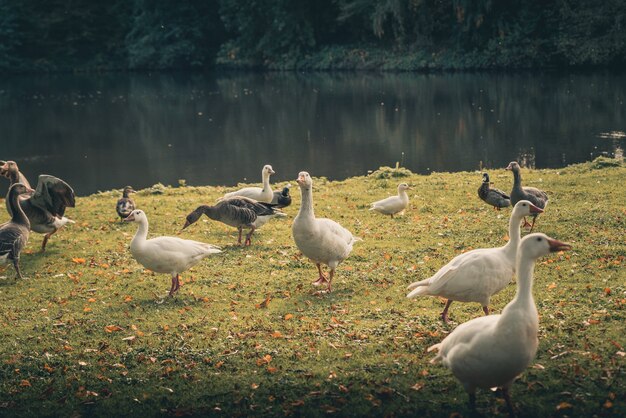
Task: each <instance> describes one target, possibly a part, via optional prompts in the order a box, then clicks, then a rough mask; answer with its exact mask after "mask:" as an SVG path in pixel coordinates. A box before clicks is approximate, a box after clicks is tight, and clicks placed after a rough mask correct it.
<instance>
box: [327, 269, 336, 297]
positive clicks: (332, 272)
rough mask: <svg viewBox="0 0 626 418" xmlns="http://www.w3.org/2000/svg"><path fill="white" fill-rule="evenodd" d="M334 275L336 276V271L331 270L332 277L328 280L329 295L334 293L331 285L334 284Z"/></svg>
mask: <svg viewBox="0 0 626 418" xmlns="http://www.w3.org/2000/svg"><path fill="white" fill-rule="evenodd" d="M334 275H335V269H330V277H329V278H328V293H330V292H331V291H332V289H331V288H330V285H331V283H332V282H333V276H334Z"/></svg>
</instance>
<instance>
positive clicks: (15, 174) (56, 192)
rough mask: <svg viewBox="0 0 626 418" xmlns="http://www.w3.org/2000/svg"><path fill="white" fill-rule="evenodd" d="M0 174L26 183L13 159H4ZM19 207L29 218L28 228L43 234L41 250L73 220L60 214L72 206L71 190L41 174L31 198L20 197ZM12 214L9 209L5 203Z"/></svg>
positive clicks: (65, 184) (58, 180)
mask: <svg viewBox="0 0 626 418" xmlns="http://www.w3.org/2000/svg"><path fill="white" fill-rule="evenodd" d="M0 174H1V175H4V176H5V177H7V178H9V180H10V182H11V184H15V183H22V184H24V185H26V186H27V187H30V186H29V183H28V180H26V177H24V175H23V174H22V173H21V172H20V171H19V168H18V166H17V164H16V163H15V162H14V161H6V162H5V164H4V165H3V166H2V167H0ZM19 202H20V206H21V207H22V210H23V211H24V213H25V214H26V216H27V217H28V220H29V221H30V229H31V230H33V231H35V232H37V233H40V234H45V235H44V238H43V242H42V244H41V251H45V250H46V244H47V243H48V240H49V239H50V237H51V236H52V234H54V233H55V232H57V231H58V230H59V229H60V228H61V227H63V226H64V225H65V224H67V223H74V221H72V220H71V219H69V218H66V217H65V216H63V215H64V214H65V208H67V207H71V208H73V207H74V206H75V196H74V190H72V188H71V187H70V186H69V185H68V184H67V183H66V182H64V181H63V180H61V179H59V178H56V177H54V176H49V175H46V174H42V175H40V176H39V179H38V182H37V188H36V190H35V193H34V194H33V195H32V196H31V197H27V198H20V199H19ZM7 210H8V211H9V214H11V208H10V207H9V206H8V205H7Z"/></svg>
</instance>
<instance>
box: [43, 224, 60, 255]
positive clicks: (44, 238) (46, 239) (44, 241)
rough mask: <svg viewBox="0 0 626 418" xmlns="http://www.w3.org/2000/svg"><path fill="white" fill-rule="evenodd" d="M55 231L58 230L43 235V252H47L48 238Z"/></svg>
mask: <svg viewBox="0 0 626 418" xmlns="http://www.w3.org/2000/svg"><path fill="white" fill-rule="evenodd" d="M55 232H57V230H56V229H55V230H54V231H52V232H50V233H48V234H46V235H44V236H43V242H42V243H41V252H42V253H43V252H45V251H46V244H47V243H48V240H49V239H50V237H51V236H52V234H54V233H55Z"/></svg>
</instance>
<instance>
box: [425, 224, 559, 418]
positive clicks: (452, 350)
mask: <svg viewBox="0 0 626 418" xmlns="http://www.w3.org/2000/svg"><path fill="white" fill-rule="evenodd" d="M570 249H571V246H570V245H569V244H566V243H563V242H560V241H557V240H555V239H552V238H550V237H548V236H546V235H544V234H530V235H527V236H526V237H524V239H522V241H521V243H520V246H519V250H518V255H517V294H516V295H515V298H514V299H513V300H512V301H511V302H510V303H509V304H508V305H506V307H505V308H504V310H503V311H502V314H501V315H489V316H483V317H480V318H476V319H472V320H471V321H469V322H466V323H464V324H461V325H459V326H458V327H457V328H456V329H455V330H454V331H452V332H451V333H450V334H449V335H448V336H447V337H446V338H444V340H443V341H442V342H441V343H439V344H435V345H434V346H432V347H430V348H429V349H428V351H432V350H438V351H439V352H438V354H437V356H436V357H435V358H434V359H433V360H432V362H437V361H441V362H442V363H443V365H444V366H446V367H447V368H449V369H450V370H451V371H452V374H454V376H455V377H456V378H457V379H459V381H460V382H461V384H462V385H463V387H464V388H465V390H466V391H467V393H468V394H469V402H470V406H471V408H472V409H474V408H475V404H476V388H484V389H488V388H493V387H501V388H502V393H503V395H504V399H505V401H506V404H507V407H508V408H509V412H510V413H511V415H513V413H514V411H513V404H512V402H511V396H510V388H511V385H512V384H513V382H514V381H515V379H516V378H517V376H518V375H519V374H520V373H522V372H523V371H524V370H526V368H527V367H528V366H529V365H530V363H531V362H532V361H533V359H534V358H535V354H536V352H537V346H538V344H539V341H538V339H537V331H538V328H539V318H538V316H537V308H536V306H535V301H534V300H533V294H532V285H533V270H534V267H535V261H536V260H537V259H538V258H539V257H542V256H544V255H547V254H549V253H550V252H555V251H565V250H570Z"/></svg>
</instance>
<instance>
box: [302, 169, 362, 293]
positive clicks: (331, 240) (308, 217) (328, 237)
mask: <svg viewBox="0 0 626 418" xmlns="http://www.w3.org/2000/svg"><path fill="white" fill-rule="evenodd" d="M296 181H297V183H298V185H299V186H300V191H301V194H302V203H301V205H300V211H299V212H298V215H297V216H296V218H295V219H294V221H293V226H292V233H293V239H294V241H295V242H296V245H297V246H298V249H300V251H301V252H302V254H304V255H305V256H306V257H308V258H309V259H310V260H311V261H313V262H314V263H315V265H316V266H317V271H318V273H319V277H318V279H317V280H315V281H314V282H313V285H314V286H319V285H322V284H324V283H327V284H328V287H327V290H328V291H329V292H330V291H331V284H332V281H333V276H334V275H335V269H336V268H337V266H338V265H339V264H340V263H341V262H342V261H343V260H345V259H346V258H347V257H348V256H349V255H350V252H351V251H352V246H353V245H354V243H355V242H357V241H360V240H361V239H360V238H357V237H355V236H354V235H352V233H351V232H350V231H348V230H347V229H346V228H344V227H343V226H341V225H339V224H338V223H337V222H335V221H333V220H330V219H326V218H316V217H315V213H314V212H313V180H312V179H311V176H310V175H309V173H307V172H306V171H302V172H300V174H299V175H298V179H297V180H296ZM321 264H326V265H327V266H328V267H329V268H330V276H329V277H328V278H326V276H325V275H324V273H322V267H321Z"/></svg>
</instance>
